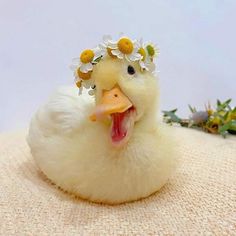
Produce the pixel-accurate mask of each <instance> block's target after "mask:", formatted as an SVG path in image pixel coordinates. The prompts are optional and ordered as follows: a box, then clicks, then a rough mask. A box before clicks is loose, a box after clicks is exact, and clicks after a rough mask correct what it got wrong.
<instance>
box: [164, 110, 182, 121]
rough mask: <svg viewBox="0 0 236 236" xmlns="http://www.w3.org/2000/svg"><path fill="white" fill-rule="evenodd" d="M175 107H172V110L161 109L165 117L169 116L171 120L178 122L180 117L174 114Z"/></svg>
mask: <svg viewBox="0 0 236 236" xmlns="http://www.w3.org/2000/svg"><path fill="white" fill-rule="evenodd" d="M176 111H177V109H174V110H172V111H162V112H163V114H164V116H165V117H169V118H170V120H171V121H172V122H176V123H179V122H180V121H181V119H180V118H179V117H178V116H177V115H176V114H175V112H176Z"/></svg>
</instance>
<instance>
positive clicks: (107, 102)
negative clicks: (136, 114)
mask: <svg viewBox="0 0 236 236" xmlns="http://www.w3.org/2000/svg"><path fill="white" fill-rule="evenodd" d="M132 106H133V104H132V103H131V101H130V100H129V99H128V97H127V96H126V95H125V94H124V93H123V92H122V91H121V90H120V88H119V87H118V86H115V87H114V88H113V89H111V90H105V91H104V92H103V94H102V98H101V102H100V103H99V104H98V105H97V106H96V107H95V111H94V113H93V114H92V115H91V116H90V119H91V120H92V121H96V120H99V119H102V118H104V117H107V116H108V115H111V114H112V113H122V112H124V111H126V110H128V109H129V108H130V107H132Z"/></svg>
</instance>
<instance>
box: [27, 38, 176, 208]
mask: <svg viewBox="0 0 236 236" xmlns="http://www.w3.org/2000/svg"><path fill="white" fill-rule="evenodd" d="M130 42H131V43H132V41H130ZM111 45H112V43H111ZM106 46H107V45H106ZM110 47H111V48H110ZM110 47H109V48H108V47H107V49H110V50H107V54H106V55H104V54H103V55H102V56H101V57H100V59H101V58H102V59H101V60H100V61H99V63H97V64H94V63H91V64H92V70H91V69H89V70H87V69H86V68H85V67H84V68H83V70H82V71H79V73H77V74H80V75H81V74H87V77H86V78H85V77H83V76H81V77H83V80H79V81H77V83H78V82H79V87H80V86H81V82H82V83H87V82H88V80H91V81H93V83H91V82H90V85H89V86H90V88H92V90H90V91H92V92H93V94H94V96H90V95H89V94H86V93H84V92H83V93H82V94H81V95H80V96H78V88H76V87H62V88H60V89H59V90H58V91H57V92H56V93H55V94H54V95H52V97H51V98H50V99H49V101H48V102H47V103H46V104H45V105H43V106H42V107H41V108H40V109H39V110H38V111H37V113H36V114H35V115H34V117H33V118H32V121H31V125H30V129H29V135H28V143H29V146H30V148H31V153H32V155H33V157H34V158H35V160H36V162H37V164H38V166H39V168H40V169H41V170H42V172H43V173H44V174H45V175H46V176H47V177H48V178H49V179H50V180H51V181H52V182H53V183H55V184H56V185H57V186H59V187H60V188H61V189H63V190H65V191H66V192H69V193H72V194H74V195H76V196H79V197H80V198H83V199H87V200H90V201H92V202H99V203H107V204H120V203H124V202H129V201H134V200H138V199H141V198H145V197H147V196H149V195H151V194H152V193H154V192H156V191H158V190H159V189H160V188H161V187H162V186H163V185H164V184H165V183H166V182H167V180H168V178H169V176H170V174H171V172H172V170H173V168H174V166H175V160H176V157H177V155H178V154H177V152H176V142H175V140H174V138H173V137H172V135H171V131H170V130H169V129H168V128H166V127H165V126H164V124H163V123H162V122H161V120H160V118H159V112H158V100H159V90H158V81H157V78H156V76H155V75H154V74H153V73H152V72H151V70H148V68H146V69H144V70H141V69H140V65H141V64H142V63H140V60H142V61H141V62H144V61H145V60H144V55H141V54H140V55H141V57H139V59H137V60H136V59H134V60H129V59H124V58H121V56H119V57H118V56H117V55H118V53H117V48H114V47H112V46H110ZM133 48H134V47H133ZM146 48H147V47H146ZM121 49H122V48H121V47H120V50H121ZM112 50H113V51H114V52H113V54H111V51H112ZM133 50H134V49H133ZM121 51H122V50H121ZM123 51H125V50H123ZM139 51H140V50H139ZM126 52H127V50H126ZM137 52H138V51H136V53H137ZM146 53H148V51H147V50H146ZM109 55H110V56H109ZM124 56H126V55H124ZM80 60H81V58H80ZM150 62H151V60H150V61H149V62H148V63H150ZM87 64H88V62H87ZM79 66H80V67H79V69H80V70H81V68H82V67H81V63H80V65H79ZM90 67H91V66H90ZM77 70H78V68H77ZM88 73H89V76H88ZM87 88H88V86H87ZM84 89H85V88H84ZM85 91H87V90H85Z"/></svg>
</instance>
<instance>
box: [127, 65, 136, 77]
mask: <svg viewBox="0 0 236 236" xmlns="http://www.w3.org/2000/svg"><path fill="white" fill-rule="evenodd" d="M127 72H128V73H129V74H130V75H133V74H134V73H135V69H134V67H133V66H131V65H129V66H128V68H127Z"/></svg>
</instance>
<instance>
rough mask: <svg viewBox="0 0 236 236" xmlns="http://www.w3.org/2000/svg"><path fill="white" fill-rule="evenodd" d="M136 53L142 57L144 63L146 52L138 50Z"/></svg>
mask: <svg viewBox="0 0 236 236" xmlns="http://www.w3.org/2000/svg"><path fill="white" fill-rule="evenodd" d="M138 53H139V54H140V55H141V56H143V58H142V61H144V60H145V59H146V52H145V50H144V48H139V50H138Z"/></svg>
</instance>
